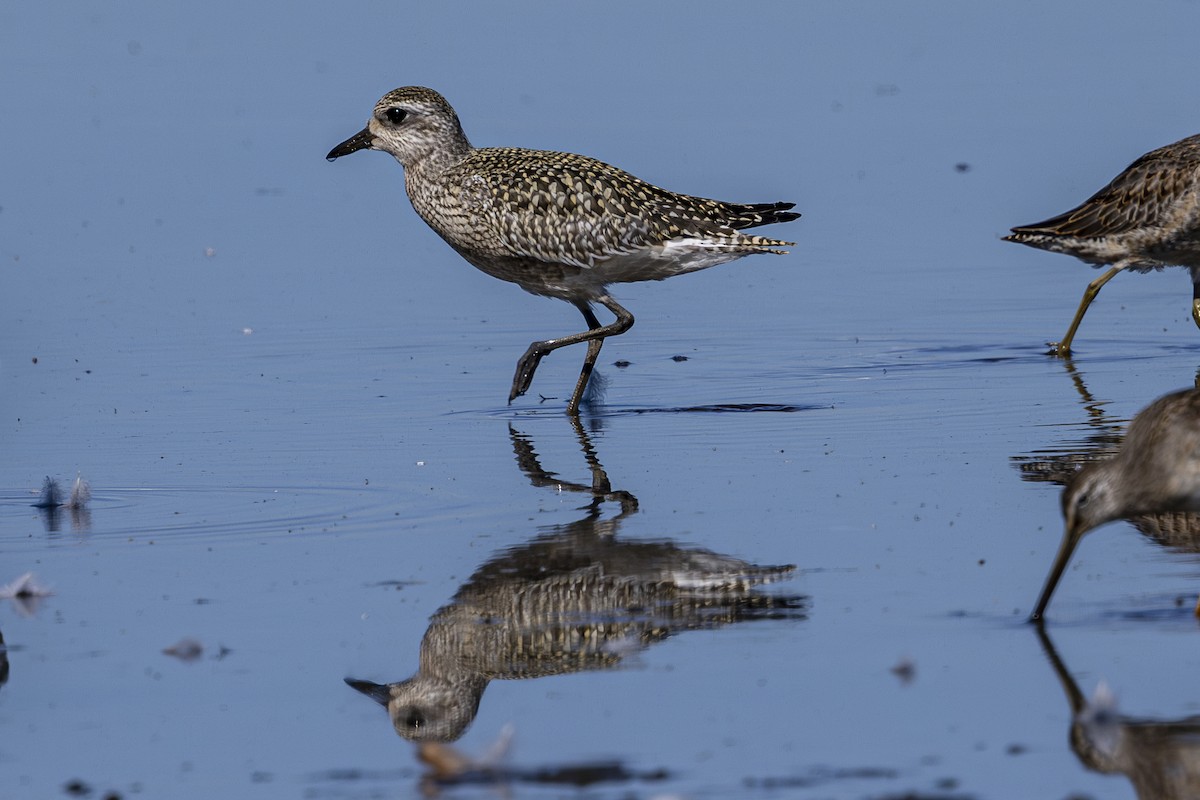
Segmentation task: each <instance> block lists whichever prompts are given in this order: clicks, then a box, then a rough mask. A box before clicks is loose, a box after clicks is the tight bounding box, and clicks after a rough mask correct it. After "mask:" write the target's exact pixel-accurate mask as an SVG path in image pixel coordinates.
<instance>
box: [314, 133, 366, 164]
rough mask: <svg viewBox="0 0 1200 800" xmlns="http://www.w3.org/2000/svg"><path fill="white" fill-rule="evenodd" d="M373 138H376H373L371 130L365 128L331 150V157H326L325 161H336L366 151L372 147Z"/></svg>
mask: <svg viewBox="0 0 1200 800" xmlns="http://www.w3.org/2000/svg"><path fill="white" fill-rule="evenodd" d="M373 138H374V137H373V136H371V130H370V129H369V128H363V129H362V130H361V131H359V132H358V133H356V134H354V135H353V136H351V137H350V138H349V139H347V140H346V141H344V142H342V143H341V144H339V145H338V146H337V147H335V148H333V149H332V150H330V151H329V155H327V156H325V160H326V161H336V160H337V159H339V158H341V157H342V156H348V155H350V154H351V153H355V152H358V151H359V150H366V149H367V148H368V147H370V146H371V140H372V139H373Z"/></svg>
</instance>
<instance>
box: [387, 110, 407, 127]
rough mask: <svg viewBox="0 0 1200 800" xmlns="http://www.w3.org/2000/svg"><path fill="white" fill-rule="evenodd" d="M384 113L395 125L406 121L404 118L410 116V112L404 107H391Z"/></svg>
mask: <svg viewBox="0 0 1200 800" xmlns="http://www.w3.org/2000/svg"><path fill="white" fill-rule="evenodd" d="M383 115H384V116H385V117H387V118H388V122H391V123H392V124H393V125H399V124H400V123H401V122H404V118H405V117H406V116H408V112H407V111H405V110H404V109H403V108H389V109H388V110H387V111H385V112H383Z"/></svg>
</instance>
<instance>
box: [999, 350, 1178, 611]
mask: <svg viewBox="0 0 1200 800" xmlns="http://www.w3.org/2000/svg"><path fill="white" fill-rule="evenodd" d="M1067 369H1068V371H1069V372H1070V373H1071V376H1072V378H1073V380H1074V382H1075V387H1076V389H1077V391H1078V392H1079V393H1080V396H1081V397H1082V398H1083V404H1084V407H1085V408H1086V409H1087V411H1088V415H1089V420H1088V424H1089V426H1090V427H1091V428H1092V432H1091V433H1090V434H1089V436H1088V437H1087V440H1086V441H1085V442H1084V443H1083V449H1082V450H1078V449H1074V448H1067V449H1057V450H1041V451H1036V452H1034V453H1032V454H1030V455H1028V456H1016V457H1014V458H1013V461H1014V462H1016V463H1017V465H1018V467H1019V468H1020V470H1021V472H1022V477H1023V478H1024V479H1025V480H1030V481H1048V482H1052V483H1056V484H1060V485H1064V486H1066V487H1067V488H1066V489H1065V490H1064V492H1063V512H1064V514H1065V516H1066V528H1065V531H1064V534H1063V541H1062V545H1061V546H1060V548H1059V552H1058V554H1057V556H1056V558H1055V561H1054V564H1053V565H1052V566H1051V570H1050V574H1049V576H1048V577H1047V579H1046V584H1045V587H1044V588H1043V590H1042V594H1041V596H1040V597H1039V599H1038V603H1037V606H1036V608H1035V609H1034V612H1033V614H1032V616H1031V617H1030V619H1031V620H1032V621H1038V620H1040V619H1041V618H1042V615H1043V613H1044V612H1045V608H1046V606H1047V605H1048V604H1049V601H1050V597H1051V595H1052V593H1053V591H1054V589H1055V587H1056V585H1057V583H1058V580H1059V578H1060V577H1061V575H1062V573H1063V570H1065V568H1066V566H1067V562H1068V560H1069V558H1070V556H1071V553H1072V552H1073V551H1074V549H1075V547H1076V545H1078V543H1079V540H1080V539H1081V538H1082V537H1083V536H1084V534H1086V533H1087V532H1088V531H1090V530H1092V529H1093V528H1095V527H1098V526H1099V525H1101V524H1103V523H1104V522H1107V521H1109V520H1113V519H1123V520H1126V521H1128V522H1129V523H1130V524H1132V525H1133V526H1134V528H1136V529H1137V530H1138V531H1139V532H1140V533H1142V534H1143V535H1144V536H1146V537H1147V538H1149V539H1152V540H1153V541H1155V542H1156V543H1158V544H1160V545H1162V546H1164V547H1169V548H1171V549H1174V550H1179V551H1182V552H1189V553H1200V513H1196V509H1197V508H1200V492H1197V489H1198V488H1200V481H1198V480H1197V469H1196V468H1197V466H1200V457H1196V456H1200V444H1198V442H1200V440H1198V439H1197V437H1198V436H1200V390H1196V389H1191V390H1186V391H1184V392H1176V393H1172V394H1169V395H1165V396H1163V397H1161V398H1159V399H1158V400H1156V401H1155V402H1154V403H1152V404H1150V405H1149V406H1148V407H1147V408H1145V409H1144V410H1143V411H1142V412H1141V413H1139V414H1138V417H1137V418H1136V419H1135V421H1134V423H1132V424H1131V425H1130V426H1129V429H1128V434H1126V432H1125V426H1124V424H1123V422H1124V421H1122V420H1114V419H1111V418H1109V417H1108V415H1107V414H1106V413H1105V411H1104V408H1103V406H1104V403H1102V402H1097V401H1096V400H1095V398H1094V397H1093V396H1092V395H1091V393H1090V392H1089V391H1088V390H1087V386H1086V385H1085V384H1084V382H1083V379H1082V377H1081V376H1080V375H1079V373H1078V372H1077V371H1076V370H1075V368H1074V366H1073V365H1072V364H1071V363H1070V362H1067ZM1168 477H1170V478H1171V480H1168ZM1197 614H1200V605H1198V606H1197Z"/></svg>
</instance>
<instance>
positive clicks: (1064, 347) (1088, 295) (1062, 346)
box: [1050, 267, 1200, 358]
mask: <svg viewBox="0 0 1200 800" xmlns="http://www.w3.org/2000/svg"><path fill="white" fill-rule="evenodd" d="M1120 271H1121V268H1120V267H1113V268H1112V269H1110V270H1109V271H1108V272H1106V273H1104V274H1103V275H1101V276H1100V277H1099V278H1096V280H1094V281H1092V282H1091V283H1089V284H1088V286H1087V289H1085V290H1084V292H1083V299H1082V300H1081V301H1080V302H1079V310H1077V311H1076V312H1075V318H1074V319H1073V320H1071V327H1070V328H1068V329H1067V335H1066V336H1064V337H1063V339H1062V341H1061V342H1050V355H1052V356H1060V357H1063V358H1065V357H1066V356H1069V355H1071V342H1072V341H1073V340H1074V339H1075V331H1076V330H1078V329H1079V323H1080V322H1083V315H1084V314H1086V313H1087V310H1088V306H1090V305H1091V304H1092V301H1093V300H1095V299H1096V295H1098V294H1100V289H1101V288H1102V287H1103V286H1104V284H1106V283H1108V282H1109V281H1111V280H1112V279H1113V276H1114V275H1116V274H1117V273H1118V272H1120ZM1194 302H1195V301H1193V303H1194ZM1195 311H1196V307H1195V306H1193V312H1195ZM1196 324H1197V325H1200V317H1198V318H1197V322H1196Z"/></svg>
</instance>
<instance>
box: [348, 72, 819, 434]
mask: <svg viewBox="0 0 1200 800" xmlns="http://www.w3.org/2000/svg"><path fill="white" fill-rule="evenodd" d="M364 148H371V149H375V150H383V151H385V152H388V153H391V154H392V155H393V156H394V157H395V158H396V160H397V161H399V162H400V163H401V165H403V166H404V176H405V188H406V189H407V192H408V196H409V199H410V200H411V201H412V204H413V208H414V209H416V211H417V213H418V214H419V215H420V216H421V218H422V219H423V220H425V222H426V223H427V224H428V225H429V227H431V228H433V230H434V231H436V232H437V233H438V234H439V235H440V236H441V237H442V238H443V239H445V240H446V242H447V243H448V244H449V245H450V246H451V247H453V248H454V249H455V250H456V251H458V253H459V254H460V255H461V256H462V257H463V258H465V259H466V260H467V261H468V262H470V263H471V264H472V265H474V266H475V267H477V268H479V269H480V270H482V271H484V272H486V273H487V274H489V275H492V276H494V277H496V278H500V279H501V280H505V281H510V282H512V283H515V284H517V285H518V286H520V287H521V288H523V289H525V290H526V291H529V292H532V293H533V294H538V295H544V296H547V297H557V298H559V299H561V300H566V301H567V302H569V303H571V304H573V305H574V306H576V307H577V308H578V309H579V310H580V311H581V312H582V313H583V316H584V319H585V320H587V323H588V328H589V330H587V331H584V332H582V333H578V334H573V335H570V336H563V337H560V338H557V339H549V340H546V341H541V342H534V343H533V344H531V345H530V346H529V349H528V350H527V351H526V352H525V355H524V356H523V357H522V358H521V360H520V361H519V362H518V365H517V371H516V374H515V376H514V378H513V385H512V391H511V392H510V394H509V402H510V403H511V402H512V401H513V399H515V398H516V397H519V396H520V395H522V394H524V393H525V391H526V390H527V389H528V388H529V384H530V383H531V382H532V380H533V374H534V371H535V370H536V369H537V365H538V363H539V362H540V361H541V359H542V357H543V356H545V355H546V354H548V353H550V352H552V351H554V350H557V349H558V348H560V347H565V346H567V345H571V344H577V343H580V342H587V343H588V353H587V357H586V358H585V361H584V365H583V370H582V372H581V373H580V378H579V381H578V383H577V384H576V387H575V392H574V394H573V395H572V397H571V400H570V402H569V403H568V406H567V411H568V413H571V414H575V413H577V412H578V407H579V401H580V399H581V397H582V395H583V391H584V389H585V388H586V387H587V381H588V378H589V377H590V375H591V371H592V368H593V367H594V365H595V363H596V358H597V356H599V354H600V346H601V343H602V342H603V340H604V338H606V337H608V336H615V335H617V334H621V333H624V332H625V331H627V330H628V329H629V328H630V327H631V326H632V325H633V315H632V314H630V313H629V312H628V311H627V310H625V309H624V308H623V307H622V306H620V305H619V304H618V303H617V302H616V301H614V300H613V299H612V298H611V297H610V296H609V295H608V289H607V287H608V285H609V284H612V283H624V282H629V281H646V280H663V279H664V278H669V277H672V276H674V275H680V274H683V273H686V272H693V271H695V270H699V269H705V268H707V267H711V266H715V265H716V264H721V263H724V262H726V261H732V260H733V259H736V258H741V257H743V256H746V255H750V254H752V253H782V252H784V251H782V250H780V249H779V248H781V247H786V246H788V245H791V244H793V243H792V242H785V241H781V240H778V239H769V238H766V237H763V236H757V235H750V234H743V233H741V232H740V231H742V230H744V229H746V228H754V227H757V226H759V225H769V224H772V223H776V222H788V221H790V220H793V219H796V218H797V217H799V216H800V215H799V214H797V213H793V212H790V211H789V210H788V209H790V208H792V205H793V204H791V203H763V204H740V203H725V202H721V201H718V200H708V199H705V198H700V197H692V196H690V195H684V194H678V193H676V192H671V191H667V190H666V189H660V188H658V187H657V186H653V185H651V184H649V183H646V182H645V181H643V180H640V179H638V178H635V177H634V176H632V175H630V174H629V173H627V172H624V171H622V170H620V169H617V168H616V167H613V166H610V165H608V164H605V163H603V162H601V161H597V160H595V159H593V158H588V157H586V156H579V155H573V154H570V153H559V152H552V151H545V150H524V149H519V148H475V147H472V146H471V143H470V142H469V141H468V140H467V137H466V135H465V134H464V133H463V130H462V126H461V125H460V124H459V121H458V115H457V114H456V113H455V112H454V109H453V108H451V106H450V104H449V103H447V102H446V100H445V99H444V98H443V97H442V96H441V95H440V94H438V93H437V92H435V91H433V90H432V89H426V88H423V87H418V86H408V87H404V88H400V89H396V90H395V91H392V92H389V93H388V94H386V95H384V97H383V98H382V99H381V100H380V101H379V102H378V103H377V104H376V106H375V112H374V114H373V115H372V117H371V119H370V121H369V122H368V124H367V127H366V128H365V129H363V130H362V131H361V132H359V133H358V134H356V135H355V136H353V137H351V138H350V139H347V140H346V141H345V142H343V143H342V144H339V145H338V146H337V147H335V148H334V149H333V150H331V151H330V153H329V155H328V156H327V157H328V158H329V160H331V161H332V160H334V159H336V158H338V157H340V156H344V155H348V154H350V153H353V152H355V151H357V150H362V149H364ZM593 303H599V304H601V305H603V306H605V307H606V308H608V309H609V310H610V311H612V312H613V314H615V315H616V317H617V319H616V321H614V322H612V323H610V324H608V325H601V324H600V323H599V321H597V319H596V317H595V315H594V314H593V312H592V308H591V307H592V304H593Z"/></svg>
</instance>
